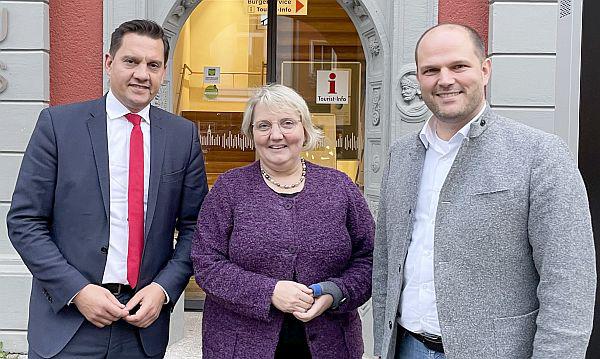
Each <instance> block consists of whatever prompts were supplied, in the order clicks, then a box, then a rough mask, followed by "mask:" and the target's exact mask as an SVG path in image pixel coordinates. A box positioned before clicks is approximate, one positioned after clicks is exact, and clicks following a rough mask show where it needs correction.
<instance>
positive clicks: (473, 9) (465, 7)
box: [438, 0, 490, 45]
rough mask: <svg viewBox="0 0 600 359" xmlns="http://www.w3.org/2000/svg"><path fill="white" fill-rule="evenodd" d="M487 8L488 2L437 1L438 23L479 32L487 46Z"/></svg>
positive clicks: (483, 0)
mask: <svg viewBox="0 0 600 359" xmlns="http://www.w3.org/2000/svg"><path fill="white" fill-rule="evenodd" d="M489 6H490V5H489V1H488V0H462V1H456V0H439V3H438V22H439V23H440V24H442V23H445V22H453V23H458V24H462V25H468V26H470V27H472V28H474V29H475V30H477V32H479V35H481V37H482V38H483V40H484V41H485V43H486V45H487V40H488V26H489Z"/></svg>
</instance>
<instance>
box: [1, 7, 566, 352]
mask: <svg viewBox="0 0 600 359" xmlns="http://www.w3.org/2000/svg"><path fill="white" fill-rule="evenodd" d="M332 1H333V0H332ZM227 2H228V3H244V4H248V3H250V2H247V0H228V1H227ZM322 2H323V1H321V3H322ZM203 3H204V5H203ZM208 3H209V0H203V1H201V0H136V1H124V0H104V1H102V2H101V1H94V0H82V1H77V2H66V1H65V2H49V1H47V0H46V1H43V0H39V1H0V217H1V218H5V217H6V212H7V210H8V208H9V206H10V199H11V194H12V190H13V188H14V184H15V181H16V176H17V173H18V169H19V164H20V160H21V157H22V154H23V152H24V150H25V147H26V145H27V141H28V139H29V136H30V134H31V131H32V129H33V127H34V124H35V121H36V119H37V115H38V113H39V111H40V110H41V109H42V108H44V107H46V106H48V105H55V104H62V103H69V102H74V101H80V100H86V99H90V98H95V97H99V96H101V95H102V94H103V92H104V90H105V89H106V83H105V81H106V79H105V77H104V75H103V71H102V57H103V52H104V51H106V50H107V47H108V45H109V42H110V34H111V32H112V31H113V29H114V28H115V27H116V26H118V25H119V24H120V23H122V22H123V21H126V20H129V19H133V18H148V19H152V20H154V21H156V22H157V23H159V24H161V25H162V26H163V27H164V28H165V29H166V31H167V34H168V35H169V37H170V43H171V54H172V56H171V57H170V59H169V63H168V66H169V67H170V68H172V69H173V70H172V71H169V76H168V79H167V80H166V82H165V84H164V85H163V86H162V88H161V91H160V92H159V96H158V97H157V99H156V100H155V104H156V105H158V106H161V107H163V108H165V109H167V110H169V111H174V112H175V111H176V112H180V113H182V112H183V111H182V108H180V106H181V104H183V106H184V108H183V109H184V110H185V106H188V110H190V111H192V110H194V105H193V91H194V85H193V84H194V82H195V81H196V80H194V78H193V77H192V76H193V75H194V72H199V70H198V69H195V68H193V69H191V70H189V76H190V77H189V78H186V77H185V76H187V75H186V73H185V71H186V70H185V68H184V67H183V65H184V64H187V62H186V61H184V60H182V58H185V57H182V56H185V55H184V54H185V53H186V51H193V49H187V50H186V47H184V46H183V45H182V42H183V41H184V39H188V38H189V37H190V36H192V35H190V33H191V32H193V28H192V29H191V30H190V28H189V26H201V25H202V24H201V22H202V21H200V20H198V21H196V23H200V24H199V25H194V22H193V17H194V16H196V15H194V14H195V12H196V14H198V12H199V11H200V10H198V9H199V7H200V6H208V5H207V4H208ZM319 3H320V2H319V1H317V0H308V2H305V4H306V5H305V6H306V7H307V8H308V9H307V12H308V14H309V16H310V14H311V9H312V8H313V7H314V8H315V9H316V8H317V7H318V6H319V5H318V4H319ZM333 3H335V6H337V7H338V8H339V9H341V10H343V12H344V14H345V15H344V16H345V17H346V18H347V19H349V23H350V24H351V25H352V26H353V29H351V31H350V32H352V33H354V34H355V37H356V39H358V40H357V41H358V45H357V47H358V49H359V50H357V52H358V54H356V55H355V57H356V59H355V61H354V62H356V63H358V64H359V67H358V70H353V71H354V73H358V74H361V77H360V79H359V80H360V81H359V82H358V85H357V86H358V87H359V90H360V91H359V93H360V96H359V98H362V100H360V101H358V103H356V105H357V106H358V107H357V110H356V112H355V113H356V116H357V117H359V118H360V121H359V122H357V123H358V125H357V128H358V129H357V131H356V136H358V140H357V141H358V143H360V144H361V145H360V146H359V147H360V148H359V150H357V151H355V153H354V155H352V156H353V157H352V158H351V159H352V160H354V161H355V162H354V164H353V165H352V166H354V167H351V168H352V169H351V170H352V171H355V172H356V173H357V178H359V177H360V181H359V182H361V184H362V185H363V186H364V194H365V197H366V198H367V201H368V203H369V205H370V207H371V209H372V211H373V212H374V213H375V212H376V210H377V203H378V196H379V183H380V180H381V175H382V172H383V164H384V162H385V158H386V153H387V148H388V147H389V145H390V144H391V143H392V142H393V141H394V139H395V138H398V137H399V136H402V135H403V134H406V133H408V132H410V131H413V130H415V129H417V128H419V127H420V126H422V124H423V121H424V120H425V119H426V117H427V112H426V109H424V108H423V106H421V105H422V104H421V103H419V101H416V102H413V100H412V98H408V97H405V96H403V89H402V87H403V82H406V81H409V80H410V77H411V74H413V73H414V71H415V65H414V46H415V43H416V40H417V39H418V37H419V35H420V34H421V33H422V32H423V31H424V30H425V29H427V28H429V27H430V26H432V25H434V24H436V23H438V22H459V23H463V24H466V25H470V26H472V27H474V28H475V29H476V30H478V31H479V32H480V33H481V34H482V35H483V37H484V38H485V39H486V41H487V44H488V52H489V54H490V56H491V59H492V63H493V73H492V80H491V83H490V84H489V85H488V88H487V98H488V101H489V103H490V105H491V106H492V107H493V108H494V109H495V110H496V111H498V112H499V113H501V114H503V115H506V116H508V117H512V118H514V119H516V120H518V121H521V122H523V123H526V124H528V125H531V126H533V127H537V128H540V129H542V130H544V131H547V132H552V133H557V134H559V135H561V136H562V137H563V138H564V139H565V140H566V141H567V142H568V144H569V146H570V148H571V149H572V150H574V153H576V151H577V148H578V147H577V145H578V137H577V136H572V135H569V133H567V132H565V130H564V129H565V128H570V127H572V126H574V125H576V123H573V122H577V121H578V118H556V117H555V116H554V113H555V96H556V95H555V94H560V92H561V91H562V89H558V88H556V86H555V77H556V71H555V68H556V41H557V17H558V11H559V3H557V1H552V0H520V1H500V0H491V1H488V0H466V1H453V0H411V1H404V0H393V1H388V0H337V1H333ZM313 4H314V5H313ZM202 11H204V10H202ZM206 11H208V10H206ZM314 11H316V10H314ZM227 14H231V13H230V12H228V13H227ZM198 16H199V15H198ZM336 16H337V15H336ZM261 19H263V20H264V17H263V18H261ZM263 20H261V21H259V22H263ZM314 21H317V22H318V21H326V20H318V18H317V19H316V20H314ZM327 21H329V20H327ZM190 23H191V25H190ZM333 25H334V23H333V22H332V25H331V26H333ZM253 26H254V25H253ZM256 26H258V25H256ZM256 26H255V27H256ZM314 27H315V28H318V24H317V25H315V26H314ZM340 27H341V25H340ZM257 31H262V30H261V29H260V28H259V29H258V30H257ZM340 31H342V30H340ZM244 36H245V35H244ZM257 36H258V35H257ZM282 36H283V35H282ZM251 37H252V36H249V37H247V38H246V37H245V38H244V42H245V43H246V42H247V43H250V42H251V41H254V40H252V39H250V38H251ZM255 37H256V36H255ZM279 39H282V37H279ZM310 40H314V39H310ZM186 41H188V40H186ZM257 41H262V40H260V39H259V40H257ZM319 41H320V42H319ZM324 41H325V40H323V38H322V37H321V38H319V40H314V41H311V42H310V46H311V48H310V49H311V54H310V56H313V57H314V56H315V54H314V53H313V51H312V50H313V49H321V50H322V49H324V48H325V49H327V51H329V50H330V49H329V48H327V47H326V45H327V44H326V41H325V42H324ZM339 41H341V42H343V41H344V40H343V39H341V40H339ZM252 43H253V44H255V45H256V42H252ZM197 46H200V45H197ZM244 46H246V45H244ZM256 46H263V45H261V44H258V45H256ZM265 46H266V45H265ZM188 47H189V46H188ZM361 50H362V51H361ZM329 54H331V56H330V55H328V56H329V57H327V62H329V63H332V62H333V63H335V62H336V61H337V60H336V59H338V57H339V58H341V57H342V56H343V52H342V51H337V52H335V51H330V52H329ZM307 56H309V55H307ZM313 57H311V59H313ZM332 57H333V58H332ZM321 59H324V58H321ZM189 61H192V60H189ZM249 61H250V60H249ZM301 62H302V61H289V63H290V64H292V65H294V66H296V65H297V64H300V63H301ZM321 62H323V61H321ZM321 62H320V63H321ZM341 62H342V61H340V63H341ZM213 65H214V64H213ZM198 66H200V65H198ZM247 66H250V65H247ZM267 66H268V65H267ZM282 66H283V65H282ZM188 68H189V67H188ZM221 68H222V69H225V67H221ZM248 68H249V67H248ZM274 68H275V69H276V71H278V72H280V73H281V74H282V75H281V77H280V78H279V80H282V81H284V79H283V77H284V75H283V74H284V73H285V71H284V70H282V69H281V68H280V67H274ZM179 69H182V70H181V71H180V70H179ZM262 69H263V65H262V64H261V65H260V66H259V67H258V70H257V71H256V72H257V73H260V74H261V75H260V78H261V81H262V79H263V75H264V74H263V72H262ZM329 69H331V68H329ZM221 71H223V70H221ZM298 71H299V70H298ZM231 72H232V74H233V72H236V71H231ZM251 72H252V71H249V70H248V71H246V72H244V73H245V75H247V76H249V74H250V73H251ZM252 73H254V72H252ZM180 75H181V77H180ZM224 75H225V73H224ZM232 76H234V74H233V75H232ZM232 81H233V82H235V80H232ZM245 81H246V82H245V84H244V85H243V86H241V87H249V86H250V84H251V83H252V81H250V80H248V79H246V80H245ZM186 86H187V87H186ZM219 86H220V85H219ZM298 86H302V84H299V85H298ZM229 87H230V89H229V90H231V91H230V93H232V94H234V93H236V92H235V91H233V90H235V89H236V88H237V87H236V85H235V84H233V85H230V86H229ZM215 88H216V87H215ZM222 93H225V91H223V90H222ZM182 96H187V97H184V99H183V100H182V99H181V97H182ZM204 96H208V95H207V92H206V90H204ZM232 96H233V95H232ZM201 97H202V96H201ZM208 97H209V98H210V96H208ZM202 98H203V100H202V101H204V100H206V97H202ZM213 100H214V99H213ZM186 101H187V102H186ZM200 102H201V101H200ZM213 102H214V101H213ZM231 102H235V101H233V100H232V101H231ZM238 102H239V101H238ZM198 106H202V104H201V103H198ZM211 106H217V105H216V104H215V103H212V104H211ZM231 106H233V107H232V108H235V107H236V106H238V107H239V104H237V105H236V104H233V105H231ZM353 106H354V105H353ZM198 108H200V107H198ZM315 108H317V106H316V105H315ZM342 109H343V106H342ZM194 111H200V110H198V109H197V108H196V110H194ZM219 111H221V112H223V111H224V110H219ZM332 111H333V107H332ZM200 112H201V111H200ZM225 112H227V111H225ZM229 112H231V111H229ZM233 112H235V111H233ZM186 117H187V116H186ZM188 118H190V117H188ZM357 121H358V120H357ZM199 124H200V125H201V124H202V123H201V122H199ZM338 125H339V123H338ZM200 127H201V130H202V126H200ZM334 127H335V124H334ZM338 132H339V131H338ZM333 133H334V136H335V130H334V131H333ZM343 156H344V154H340V152H338V157H340V158H342V157H343ZM341 162H342V161H341V160H339V161H338V165H341V164H340V163H341ZM209 172H210V171H209ZM217 172H218V171H217ZM359 172H360V176H359ZM215 173H216V172H215ZM6 232H7V231H6V224H5V220H4V219H3V220H2V221H0V341H2V342H3V343H4V348H5V350H9V351H11V352H26V350H27V343H26V328H27V301H28V298H29V290H30V282H31V279H30V274H29V272H28V270H27V268H26V267H25V266H24V265H23V263H22V262H21V261H20V259H19V257H18V255H17V254H16V253H15V251H14V250H13V249H12V247H11V245H10V242H9V240H8V237H7V234H6ZM182 310H183V307H182V305H179V309H178V310H177V311H176V313H177V314H176V316H175V320H174V321H173V328H172V329H173V333H172V339H173V340H177V338H178V337H180V336H181V335H182V330H183V328H182V325H183V320H182V317H181V316H182ZM370 311H371V309H370V304H369V303H367V304H366V305H365V306H364V307H363V308H361V315H362V316H363V318H364V326H365V328H364V335H365V344H366V345H365V347H366V348H367V352H368V353H367V354H369V353H370V352H372V338H371V334H370V325H371V319H370V318H371V314H370V313H371V312H370Z"/></svg>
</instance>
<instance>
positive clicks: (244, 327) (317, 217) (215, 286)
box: [191, 85, 374, 359]
mask: <svg viewBox="0 0 600 359" xmlns="http://www.w3.org/2000/svg"><path fill="white" fill-rule="evenodd" d="M242 130H243V132H244V133H245V135H246V136H248V137H249V138H251V139H252V140H253V141H254V144H255V148H256V152H257V154H258V157H259V160H258V161H256V162H254V163H253V164H251V165H249V166H246V167H242V168H237V169H234V170H230V171H228V172H226V173H224V174H223V175H221V176H220V177H219V179H218V180H217V181H216V183H215V184H214V186H213V188H212V190H211V191H210V193H209V194H208V195H207V196H206V198H205V199H204V203H203V205H202V210H201V211H200V214H199V216H198V226H197V230H196V234H195V236H194V241H193V247H192V255H191V256H192V261H193V263H194V273H195V276H196V281H197V282H198V284H199V285H200V287H201V288H202V289H204V291H205V292H206V301H205V304H204V317H203V320H202V341H203V343H202V353H203V358H205V359H214V358H236V359H239V358H252V359H254V358H256V359H258V358H260V359H263V358H286V359H288V358H311V357H312V358H315V359H316V358H327V359H330V358H336V359H338V358H361V356H362V354H363V343H362V334H361V322H360V318H359V316H358V313H357V308H358V307H359V306H360V305H362V304H363V303H365V302H366V301H367V300H368V299H369V297H370V296H371V267H372V251H373V235H374V223H373V218H372V217H371V213H370V212H369V209H368V208H367V204H366V202H365V200H364V198H363V196H362V194H361V193H360V191H359V190H358V188H357V187H356V185H355V184H354V183H353V182H352V181H351V180H350V178H348V176H346V175H345V174H343V173H342V172H340V171H337V170H335V169H331V168H325V167H321V166H318V165H315V164H312V163H310V162H308V161H304V160H303V159H301V158H300V153H301V152H302V151H305V150H310V149H312V148H314V146H315V145H316V143H317V142H318V141H319V140H320V139H321V137H322V133H321V132H320V131H319V130H318V129H316V128H315V127H313V125H312V121H311V118H310V113H309V111H308V107H307V105H306V102H305V101H304V100H303V99H302V97H300V95H298V94H297V93H296V92H295V91H293V90H292V89H290V88H288V87H285V86H282V85H270V86H265V87H263V88H261V89H260V90H259V91H258V92H257V93H256V94H255V95H254V96H253V97H252V98H251V99H250V100H249V102H248V105H247V107H246V111H245V113H244V119H243V122H242Z"/></svg>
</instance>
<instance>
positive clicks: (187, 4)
mask: <svg viewBox="0 0 600 359" xmlns="http://www.w3.org/2000/svg"><path fill="white" fill-rule="evenodd" d="M199 2H200V0H181V1H180V2H179V5H177V6H176V7H175V9H173V12H171V16H172V17H173V18H174V20H176V21H179V19H181V17H182V16H183V14H185V13H186V11H187V10H188V9H189V8H191V7H195V6H196V5H197V4H198V3H199Z"/></svg>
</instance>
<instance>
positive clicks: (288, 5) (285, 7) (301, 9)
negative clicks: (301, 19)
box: [246, 0, 308, 15]
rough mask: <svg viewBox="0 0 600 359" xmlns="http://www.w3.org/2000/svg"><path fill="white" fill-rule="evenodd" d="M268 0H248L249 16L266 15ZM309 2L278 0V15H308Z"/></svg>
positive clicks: (302, 0) (303, 0)
mask: <svg viewBox="0 0 600 359" xmlns="http://www.w3.org/2000/svg"><path fill="white" fill-rule="evenodd" d="M267 2H268V1H267V0H246V4H247V5H248V14H250V15H266V14H267V9H268V7H267ZM307 10H308V0H277V15H306V14H307Z"/></svg>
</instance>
